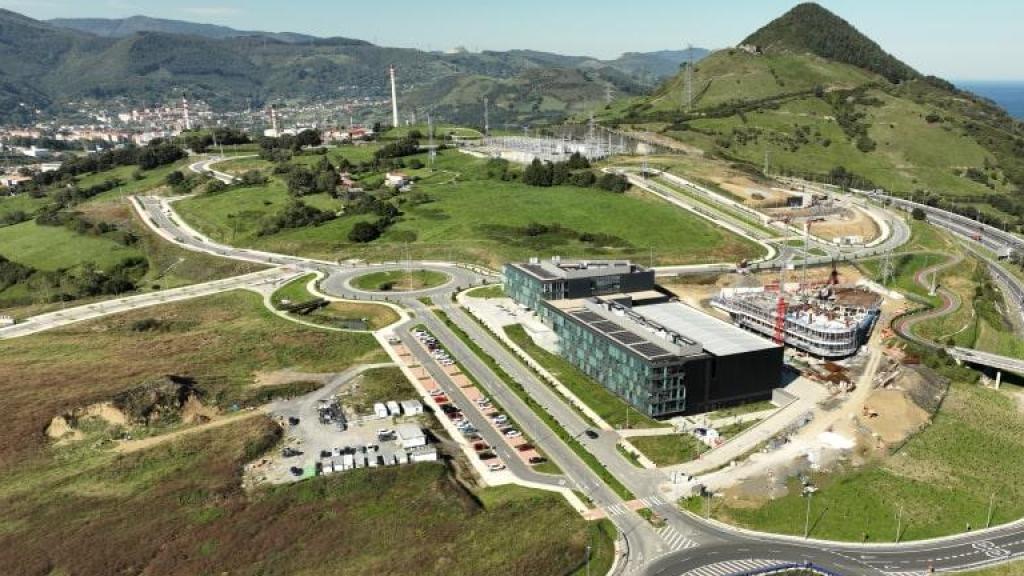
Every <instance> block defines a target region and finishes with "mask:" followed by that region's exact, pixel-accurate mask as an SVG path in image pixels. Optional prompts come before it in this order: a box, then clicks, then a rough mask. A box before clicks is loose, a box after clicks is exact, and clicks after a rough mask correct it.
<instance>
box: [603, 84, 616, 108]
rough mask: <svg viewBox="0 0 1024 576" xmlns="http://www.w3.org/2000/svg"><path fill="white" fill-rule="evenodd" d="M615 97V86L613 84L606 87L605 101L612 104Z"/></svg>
mask: <svg viewBox="0 0 1024 576" xmlns="http://www.w3.org/2000/svg"><path fill="white" fill-rule="evenodd" d="M614 99H615V88H613V87H612V85H611V84H609V85H607V86H605V87H604V103H605V104H611V103H612V100H614Z"/></svg>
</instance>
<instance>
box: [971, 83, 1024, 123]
mask: <svg viewBox="0 0 1024 576" xmlns="http://www.w3.org/2000/svg"><path fill="white" fill-rule="evenodd" d="M956 85H957V87H959V88H963V89H964V90H970V91H971V92H974V93H975V94H977V95H979V96H984V97H985V98H988V99H989V100H993V101H995V103H996V104H999V105H1000V106H1002V107H1003V108H1005V109H1006V111H1007V112H1009V113H1010V116H1013V117H1014V118H1016V119H1018V120H1022V121H1024V80H1017V81H1002V80H1001V81H994V80H993V81H971V82H957V83H956Z"/></svg>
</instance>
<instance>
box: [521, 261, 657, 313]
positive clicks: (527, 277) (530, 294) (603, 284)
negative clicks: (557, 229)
mask: <svg viewBox="0 0 1024 576" xmlns="http://www.w3.org/2000/svg"><path fill="white" fill-rule="evenodd" d="M654 287H655V285H654V271H653V270H647V269H645V268H643V267H641V266H637V265H635V264H633V263H631V262H627V261H615V260H599V261H590V260H562V259H561V258H558V257H555V258H552V259H551V260H544V261H541V260H539V259H537V258H532V259H531V260H530V261H529V262H528V263H525V264H506V265H505V293H506V294H508V296H509V297H510V298H512V299H513V300H515V301H516V302H518V303H519V304H520V305H522V306H525V307H527V308H529V309H531V310H534V311H536V312H538V313H540V303H541V302H542V301H544V300H565V299H572V298H585V297H587V296H606V295H612V294H621V293H626V292H639V291H645V290H654Z"/></svg>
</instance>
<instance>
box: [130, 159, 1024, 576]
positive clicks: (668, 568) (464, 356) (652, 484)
mask: <svg viewBox="0 0 1024 576" xmlns="http://www.w3.org/2000/svg"><path fill="white" fill-rule="evenodd" d="M215 161H216V159H213V160H204V161H200V162H197V163H195V164H193V170H196V171H211V170H212V169H211V168H210V165H211V164H213V163H214V162H215ZM214 176H217V174H216V173H215V174H214ZM133 205H134V206H135V208H136V210H138V211H139V213H140V215H141V216H142V217H143V219H144V221H146V222H147V224H149V225H150V226H151V227H152V228H154V230H155V231H156V232H157V233H158V234H160V235H161V236H163V237H164V238H165V239H167V240H168V241H171V242H175V243H176V244H178V245H180V246H182V247H185V248H187V249H190V250H196V251H201V252H206V253H209V254H215V255H218V256H222V257H226V258H234V259H239V260H245V261H249V262H262V263H266V264H273V265H281V264H286V265H290V266H292V267H294V268H297V269H301V270H319V271H322V272H324V273H325V274H327V275H328V278H327V279H326V280H325V282H324V283H323V284H322V286H323V287H324V290H325V291H326V292H329V293H331V294H334V295H338V296H343V297H353V296H356V297H362V298H374V299H381V298H383V295H381V294H371V293H366V292H364V291H358V290H355V289H353V288H352V287H351V284H350V282H349V280H350V279H351V278H352V277H354V276H355V275H357V274H365V273H367V272H368V271H373V270H381V269H402V268H404V267H406V266H414V267H416V268H419V269H422V268H426V269H431V270H438V271H442V272H445V273H447V274H450V275H451V276H452V278H453V281H452V282H449V283H448V284H446V285H444V286H440V287H436V288H432V289H427V290H423V291H419V292H415V293H411V292H410V293H404V294H402V293H391V294H388V295H387V299H394V300H398V301H399V302H400V303H401V304H402V305H404V306H406V307H407V308H410V309H412V310H413V311H414V312H415V313H416V315H417V318H416V322H423V323H424V324H426V325H427V326H428V328H430V329H431V331H432V332H434V334H435V336H437V337H438V338H439V339H440V340H441V341H442V343H443V344H444V345H445V346H446V347H447V348H449V350H451V351H452V352H453V354H454V355H455V356H456V358H458V359H459V360H460V361H462V362H463V363H464V365H465V367H466V368H467V369H468V370H469V371H470V373H472V374H473V375H474V376H475V377H477V378H478V379H479V380H481V381H482V382H485V383H486V387H487V388H488V390H489V391H490V392H491V394H492V395H494V396H495V397H496V398H499V399H500V400H501V401H502V403H503V404H504V405H505V407H506V410H508V411H509V412H510V414H512V415H513V417H515V418H516V420H517V421H519V422H520V424H521V426H523V428H524V431H525V432H526V433H528V434H530V435H531V436H532V437H533V438H534V440H535V441H536V443H537V444H538V446H539V447H540V448H541V449H542V450H544V451H546V452H547V453H548V455H549V456H550V457H551V458H552V459H553V460H554V461H555V462H556V463H557V464H558V465H559V466H560V467H561V468H562V470H563V471H564V473H565V475H566V477H567V478H568V479H569V481H570V482H571V483H572V486H573V487H574V488H576V489H578V490H581V491H583V492H584V493H586V494H587V495H588V496H589V497H590V498H591V499H592V500H593V501H594V502H595V503H596V504H597V505H598V506H600V507H601V508H603V509H604V511H605V513H606V514H607V515H608V517H609V518H610V519H611V520H612V522H614V523H615V524H616V526H617V527H618V528H619V531H620V534H621V535H622V541H621V544H622V545H623V546H624V547H625V549H624V552H626V553H627V554H626V555H625V557H624V558H623V560H624V561H625V562H619V563H618V564H617V572H619V573H626V574H641V573H642V574H649V575H652V576H655V575H656V576H679V575H683V574H692V575H694V576H705V575H712V574H713V575H716V576H721V575H724V574H742V573H743V572H744V571H749V570H750V569H752V568H753V567H755V566H757V565H761V566H764V565H767V564H770V563H773V562H804V561H812V562H814V563H815V564H817V565H819V566H822V567H825V568H829V569H831V570H834V571H836V572H838V573H841V574H844V576H850V575H855V574H856V575H860V574H864V575H890V576H902V575H910V574H925V573H927V572H928V571H929V570H930V569H932V568H934V569H935V570H937V571H954V570H965V569H970V568H975V567H978V566H982V565H987V564H993V563H997V562H1004V561H1007V560H1010V559H1014V558H1019V557H1024V524H1022V523H1014V524H1010V525H1005V526H1001V527H997V528H994V529H991V530H984V531H978V532H973V533H969V534H965V535H960V536H954V537H949V538H943V539H937V540H931V541H922V542H914V543H906V544H898V545H896V544H893V545H857V544H848V543H838V542H823V541H814V540H803V539H799V538H792V537H786V536H780V535H773V534H763V533H755V532H748V531H744V530H740V529H737V528H734V527H729V526H725V525H722V524H719V523H716V522H709V521H705V520H703V519H701V518H698V517H696V516H693V515H691V514H688V513H684V512H682V511H680V510H679V509H678V507H677V506H676V505H675V504H674V503H673V502H671V501H666V499H661V498H659V494H662V493H663V492H661V489H662V488H664V487H665V486H666V485H669V484H670V481H669V478H667V477H666V476H665V474H664V472H662V471H658V470H644V469H640V468H637V467H635V466H634V465H633V464H631V463H629V462H628V461H627V460H626V459H625V458H624V457H623V456H622V455H621V454H620V453H619V452H618V451H617V450H616V448H615V444H616V442H617V438H618V435H617V433H615V432H614V431H601V433H600V436H599V437H598V438H596V439H592V440H591V439H587V438H580V442H581V443H582V444H583V446H584V447H585V449H586V450H587V451H588V452H590V453H591V454H592V455H593V456H594V457H596V458H597V459H598V460H599V461H600V462H601V464H602V465H603V466H604V467H606V468H607V469H608V470H609V471H610V472H611V473H612V474H613V475H614V476H615V477H616V478H617V479H618V480H619V481H621V482H622V483H623V484H625V485H626V486H627V487H628V488H629V489H630V490H631V491H632V492H633V493H634V494H636V496H637V498H638V499H642V502H641V505H645V506H647V507H649V508H651V509H653V510H655V511H656V512H657V513H658V514H659V515H661V516H662V517H664V518H665V519H666V520H667V523H668V525H667V527H666V528H664V529H660V530H658V531H655V530H654V529H653V528H652V527H651V526H650V525H649V524H648V523H647V522H646V521H645V520H644V519H643V518H641V517H640V516H639V515H638V514H636V513H633V512H631V511H630V510H629V509H628V508H627V507H626V505H625V503H624V502H623V501H622V499H621V498H620V497H619V496H618V495H617V494H616V493H615V492H614V491H612V490H611V489H610V488H609V487H608V486H607V485H606V484H605V483H604V482H602V481H601V480H600V478H599V477H597V475H596V474H595V473H594V472H593V471H592V470H591V469H590V468H589V466H587V465H586V464H585V463H583V462H582V460H581V459H580V458H579V456H577V455H576V453H575V452H573V451H572V450H571V449H570V448H569V447H568V445H566V444H565V443H564V442H563V441H562V440H561V439H560V438H559V437H557V436H556V435H555V434H554V433H552V432H551V430H550V429H549V428H547V426H546V424H545V423H544V422H543V421H542V420H540V419H539V417H538V416H537V415H536V414H535V413H534V412H533V409H532V408H531V407H529V406H527V405H526V404H525V403H524V402H522V400H521V399H519V397H518V396H517V395H516V394H514V393H512V392H511V391H510V390H508V389H507V386H506V383H505V382H504V380H503V379H502V378H499V377H498V376H497V375H496V374H494V373H493V372H492V371H491V369H490V368H489V366H488V365H487V364H486V363H484V362H483V361H482V360H481V359H480V358H479V357H477V356H476V354H475V353H473V351H472V350H470V349H469V348H468V347H467V346H466V345H465V344H464V343H463V342H462V340H461V339H460V338H458V337H457V335H455V334H454V333H453V332H452V331H451V329H450V328H449V327H448V326H447V325H446V324H444V323H443V322H441V320H440V319H439V318H438V317H437V316H436V315H435V314H434V313H433V312H432V311H431V310H430V309H428V308H427V307H426V306H424V305H423V304H422V303H421V302H419V301H418V300H417V298H419V297H423V296H431V297H433V298H434V302H435V304H436V305H437V306H439V307H441V308H442V309H444V310H445V312H446V313H447V314H448V315H449V317H450V318H451V319H452V321H453V322H455V323H456V324H458V325H459V327H460V328H461V329H463V330H464V331H465V332H466V333H467V334H469V335H470V337H471V338H472V339H473V341H474V342H476V343H477V344H478V345H479V346H480V347H481V348H482V349H484V351H485V352H486V353H487V354H489V355H491V356H492V357H493V358H494V359H495V360H496V361H497V362H498V364H500V365H501V366H502V368H503V369H504V370H505V371H506V372H508V373H509V374H510V377H511V378H512V379H513V380H516V381H517V382H518V383H519V384H520V385H521V386H523V387H524V388H525V389H527V390H528V391H529V394H530V396H531V398H532V400H534V402H535V403H536V404H537V405H539V406H542V407H543V409H544V410H546V411H547V412H549V413H550V414H551V415H552V416H554V417H555V418H556V419H557V420H558V421H559V422H560V424H561V425H562V426H563V428H565V429H566V430H567V431H569V432H570V433H572V434H575V433H577V432H579V434H576V436H577V437H580V436H582V431H583V430H584V429H586V428H587V427H588V426H589V424H588V423H587V422H586V421H584V420H582V418H581V417H580V416H579V415H578V414H577V413H576V412H575V411H574V410H573V409H572V408H570V407H569V406H568V405H567V404H566V403H565V401H564V399H562V398H561V397H560V396H558V395H557V394H556V393H554V392H553V391H552V390H551V389H550V387H548V386H546V385H545V384H544V383H543V382H540V381H539V380H538V379H537V378H536V377H535V375H533V374H532V372H530V371H529V370H528V369H526V367H525V366H523V365H522V364H521V363H520V362H519V361H518V360H517V359H516V358H515V357H512V356H511V355H510V353H508V352H507V350H505V349H504V348H502V347H501V346H500V344H498V343H497V342H496V341H495V340H494V339H493V337H491V336H490V335H489V333H487V332H486V331H484V330H482V329H481V328H480V327H479V325H477V324H475V322H473V321H472V320H468V319H467V317H466V315H465V313H464V312H463V311H462V310H461V308H458V307H457V306H455V305H454V304H452V303H451V301H450V298H449V296H450V295H451V294H452V293H453V291H454V289H455V287H456V286H460V287H468V286H469V285H471V284H474V283H479V282H480V281H482V280H483V279H484V276H482V275H481V274H479V273H478V272H475V271H472V270H467V269H464V268H462V267H458V266H455V265H454V264H451V263H437V262H428V263H423V262H415V263H412V262H409V263H405V264H402V263H394V264H390V265H386V266H376V267H368V266H359V267H343V266H339V265H338V264H336V263H333V262H327V261H322V260H312V259H306V258H300V257H296V256H289V255H283V254H274V253H268V252H262V251H257V250H247V249H240V248H234V247H231V246H226V245H223V244H218V243H216V242H213V241H211V240H210V239H208V238H206V237H205V236H203V235H201V234H199V233H198V232H196V231H195V230H194V229H192V228H190V227H189V226H188V225H187V224H185V223H184V222H182V221H181V219H180V218H179V217H178V216H177V215H176V214H175V213H174V212H173V210H172V208H171V206H170V203H169V202H168V201H166V200H162V199H156V198H145V197H143V198H133ZM896 239H897V240H898V239H899V238H898V237H897V238H896ZM923 279H925V278H924V277H922V280H923ZM410 324H411V323H410ZM410 324H407V325H405V326H404V327H401V328H400V329H399V335H400V337H402V338H403V339H407V338H408V334H407V330H408V328H409V327H410Z"/></svg>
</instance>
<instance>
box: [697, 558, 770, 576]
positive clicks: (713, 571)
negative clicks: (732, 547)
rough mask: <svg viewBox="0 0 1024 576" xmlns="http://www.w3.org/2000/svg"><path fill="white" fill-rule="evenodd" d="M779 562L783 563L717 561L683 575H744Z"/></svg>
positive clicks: (768, 561) (767, 561)
mask: <svg viewBox="0 0 1024 576" xmlns="http://www.w3.org/2000/svg"><path fill="white" fill-rule="evenodd" d="M780 564H783V563H782V562H779V561H778V560H732V561H730V562H718V563H717V564H709V565H707V566H701V567H700V568H697V569H695V570H690V571H689V572H686V573H685V574H683V576H745V575H747V574H750V573H752V572H756V571H758V570H763V569H765V568H768V567H770V566H778V565H780Z"/></svg>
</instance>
